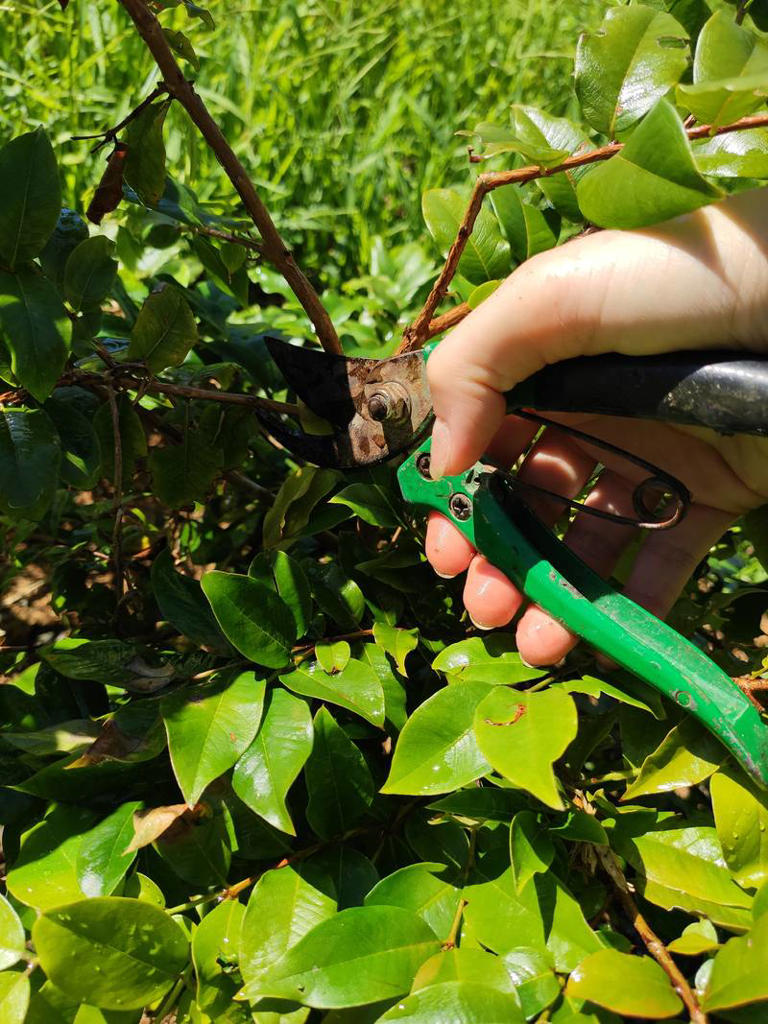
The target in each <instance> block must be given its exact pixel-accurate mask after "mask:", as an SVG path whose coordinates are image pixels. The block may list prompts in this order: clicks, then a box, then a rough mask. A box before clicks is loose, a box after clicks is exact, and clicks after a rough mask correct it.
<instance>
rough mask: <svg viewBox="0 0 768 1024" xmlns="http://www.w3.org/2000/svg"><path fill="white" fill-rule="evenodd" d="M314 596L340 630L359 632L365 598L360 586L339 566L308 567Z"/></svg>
mask: <svg viewBox="0 0 768 1024" xmlns="http://www.w3.org/2000/svg"><path fill="white" fill-rule="evenodd" d="M307 570H308V573H309V579H310V584H311V587H312V594H313V596H314V598H315V600H316V601H317V603H318V605H319V606H320V609H321V611H323V612H325V614H326V615H327V616H329V618H331V619H333V621H334V622H336V623H338V625H339V626H340V627H341V629H344V630H349V631H350V632H351V631H352V630H354V629H356V628H357V626H358V625H359V624H360V620H361V619H362V617H363V615H364V614H365V597H364V596H363V592H362V590H361V589H360V587H359V585H358V584H357V583H355V581H354V580H352V579H350V578H349V577H348V576H347V575H346V574H345V573H344V571H343V570H342V569H341V567H340V566H339V565H338V564H337V563H336V562H331V563H330V564H328V565H318V564H317V563H314V562H310V563H309V564H308V565H307Z"/></svg>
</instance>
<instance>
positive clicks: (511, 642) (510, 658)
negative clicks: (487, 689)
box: [432, 633, 544, 686]
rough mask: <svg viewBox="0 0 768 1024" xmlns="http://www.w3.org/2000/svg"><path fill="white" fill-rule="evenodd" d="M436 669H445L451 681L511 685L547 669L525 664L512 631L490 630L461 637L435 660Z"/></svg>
mask: <svg viewBox="0 0 768 1024" xmlns="http://www.w3.org/2000/svg"><path fill="white" fill-rule="evenodd" d="M432 668H433V669H434V670H435V672H444V673H445V674H446V675H447V676H448V678H449V680H450V679H451V678H452V677H454V676H459V675H460V677H461V680H462V682H470V681H471V682H476V683H499V684H501V685H504V686H506V685H510V684H513V683H523V682H527V681H528V680H530V679H541V678H542V676H543V674H544V673H543V672H542V670H541V669H538V668H530V667H529V666H527V665H524V664H523V662H522V659H521V658H520V655H519V654H518V653H517V648H516V646H515V638H514V636H513V635H512V634H511V633H486V634H483V635H482V636H472V637H469V639H467V640H460V641H459V642H458V643H456V644H450V645H449V646H448V647H445V648H444V649H443V650H442V651H441V652H440V653H439V654H438V656H437V657H436V658H435V660H434V661H433V662H432Z"/></svg>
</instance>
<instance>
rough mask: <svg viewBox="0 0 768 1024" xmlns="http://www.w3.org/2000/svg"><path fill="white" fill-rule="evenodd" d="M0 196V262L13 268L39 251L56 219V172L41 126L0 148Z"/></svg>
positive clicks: (58, 199)
mask: <svg viewBox="0 0 768 1024" xmlns="http://www.w3.org/2000/svg"><path fill="white" fill-rule="evenodd" d="M0 195H1V196H2V197H3V205H2V208H0V262H2V263H4V264H5V265H6V266H8V267H11V268H13V267H16V266H19V265H20V264H22V263H26V262H27V260H31V259H34V257H35V256H37V255H38V254H39V253H40V251H41V250H42V248H43V246H44V245H45V243H46V242H47V241H48V238H49V237H50V235H51V233H52V232H53V229H54V228H55V227H56V222H57V220H58V219H59V211H60V209H61V186H60V185H59V173H58V169H57V167H56V157H55V155H54V152H53V148H52V146H51V143H50V140H49V139H48V136H47V134H46V133H45V131H44V130H43V129H42V128H38V129H37V130H36V131H33V132H26V133H25V134H24V135H19V136H17V137H16V138H15V139H11V141H10V142H8V143H7V144H6V145H5V146H3V148H2V149H0Z"/></svg>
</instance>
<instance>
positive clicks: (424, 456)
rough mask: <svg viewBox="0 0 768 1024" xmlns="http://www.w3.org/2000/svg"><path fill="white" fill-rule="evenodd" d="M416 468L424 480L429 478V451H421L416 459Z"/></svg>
mask: <svg viewBox="0 0 768 1024" xmlns="http://www.w3.org/2000/svg"><path fill="white" fill-rule="evenodd" d="M416 469H418V471H419V472H420V473H421V475H422V476H423V477H424V479H425V480H429V478H430V474H429V453H428V452H422V453H421V455H420V456H419V457H418V458H417V459H416Z"/></svg>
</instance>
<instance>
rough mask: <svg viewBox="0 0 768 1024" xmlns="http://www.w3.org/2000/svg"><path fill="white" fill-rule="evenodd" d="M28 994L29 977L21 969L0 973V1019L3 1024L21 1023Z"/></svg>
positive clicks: (24, 1016) (27, 1004) (25, 1010)
mask: <svg viewBox="0 0 768 1024" xmlns="http://www.w3.org/2000/svg"><path fill="white" fill-rule="evenodd" d="M29 995H30V987H29V978H28V977H27V975H26V974H24V973H23V971H3V972H2V973H0V1020H2V1022H3V1024H23V1021H24V1020H26V1016H27V1007H28V1006H29Z"/></svg>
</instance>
